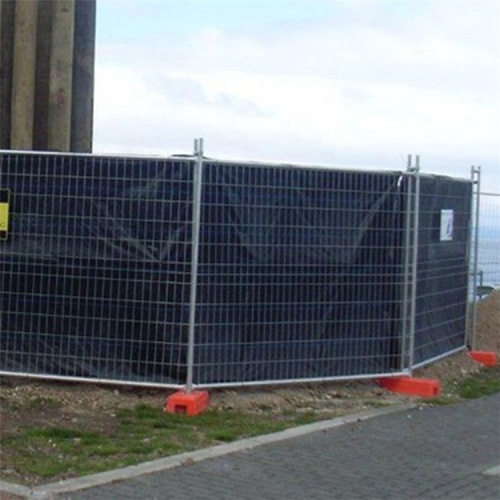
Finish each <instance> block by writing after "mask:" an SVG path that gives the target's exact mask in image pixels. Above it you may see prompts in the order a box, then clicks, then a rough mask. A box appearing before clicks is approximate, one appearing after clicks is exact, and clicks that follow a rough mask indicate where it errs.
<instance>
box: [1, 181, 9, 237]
mask: <svg viewBox="0 0 500 500" xmlns="http://www.w3.org/2000/svg"><path fill="white" fill-rule="evenodd" d="M9 198H10V197H9V190H8V189H0V240H6V239H7V235H8V234H9Z"/></svg>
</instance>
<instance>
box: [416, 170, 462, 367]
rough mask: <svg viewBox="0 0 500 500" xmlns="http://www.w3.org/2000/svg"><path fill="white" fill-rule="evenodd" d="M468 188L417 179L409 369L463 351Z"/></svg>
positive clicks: (434, 179)
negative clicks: (415, 281)
mask: <svg viewBox="0 0 500 500" xmlns="http://www.w3.org/2000/svg"><path fill="white" fill-rule="evenodd" d="M471 197H472V185H471V183H470V182H469V181H460V180H453V179H446V178H441V177H431V176H422V178H421V183H420V204H419V215H418V217H419V239H418V259H417V289H416V304H417V305H416V313H415V314H416V315H415V332H414V355H413V367H417V366H419V365H421V364H425V363H430V362H432V361H435V360H436V359H438V358H439V357H442V356H444V355H449V354H450V353H452V352H454V351H456V350H459V349H463V348H464V347H465V345H466V336H467V303H468V296H467V295H468V283H469V264H468V255H469V239H470V230H471V222H472V220H471Z"/></svg>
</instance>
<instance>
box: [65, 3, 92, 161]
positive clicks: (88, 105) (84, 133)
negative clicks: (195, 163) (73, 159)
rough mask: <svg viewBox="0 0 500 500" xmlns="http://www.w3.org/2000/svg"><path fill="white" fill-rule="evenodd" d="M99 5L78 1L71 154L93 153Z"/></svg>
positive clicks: (76, 8) (76, 6) (76, 7)
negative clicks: (96, 33) (97, 12)
mask: <svg viewBox="0 0 500 500" xmlns="http://www.w3.org/2000/svg"><path fill="white" fill-rule="evenodd" d="M95 27H96V1H95V0H76V5H75V47H74V60H73V101H72V113H71V151H75V152H82V153H88V152H91V151H92V135H93V121H94V61H95Z"/></svg>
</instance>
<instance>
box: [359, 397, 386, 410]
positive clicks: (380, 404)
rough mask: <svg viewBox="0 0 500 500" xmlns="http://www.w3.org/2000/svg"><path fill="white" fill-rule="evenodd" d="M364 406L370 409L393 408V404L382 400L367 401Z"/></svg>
mask: <svg viewBox="0 0 500 500" xmlns="http://www.w3.org/2000/svg"><path fill="white" fill-rule="evenodd" d="M363 404H364V405H365V406H367V407H369V408H386V407H387V406H391V403H390V402H388V401H384V400H381V399H365V400H364V401H363Z"/></svg>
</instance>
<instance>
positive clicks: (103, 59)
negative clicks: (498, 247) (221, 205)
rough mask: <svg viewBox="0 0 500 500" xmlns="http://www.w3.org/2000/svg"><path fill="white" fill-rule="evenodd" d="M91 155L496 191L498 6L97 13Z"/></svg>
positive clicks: (155, 0) (121, 9) (374, 4)
mask: <svg viewBox="0 0 500 500" xmlns="http://www.w3.org/2000/svg"><path fill="white" fill-rule="evenodd" d="M97 5H98V7H97V8H98V13H97V16H98V21H97V63H96V94H95V99H96V102H95V104H96V105H95V145H94V147H95V151H96V152H107V153H134V154H137V153H138V154H162V155H169V154H174V153H191V152H192V141H193V138H195V137H203V138H204V139H205V153H206V155H207V156H210V157H217V158H240V159H251V160H261V161H268V160H272V161H283V162H288V163H299V164H300V163H306V164H321V165H331V166H363V167H370V166H376V167H379V168H388V169H400V168H404V167H405V165H406V157H407V155H408V154H419V155H420V156H421V164H422V169H423V170H424V171H426V172H431V173H446V174H451V175H455V176H459V177H469V171H470V166H471V165H481V166H482V169H483V186H487V187H488V188H489V189H490V190H492V189H494V190H496V191H497V192H500V2H498V1H496V0H488V1H478V0H476V1H470V0H468V1H463V2H462V1H460V0H439V1H437V0H436V1H420V0H418V1H417V0H415V1H412V0H404V1H403V0H401V1H397V0H387V1H375V0H374V1H368V0H365V1H355V0H344V1H340V0H338V1H336V0H267V1H258V0H231V1H230V0H227V1H226V0H182V1H181V0H140V1H138V0H98V3H97Z"/></svg>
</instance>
